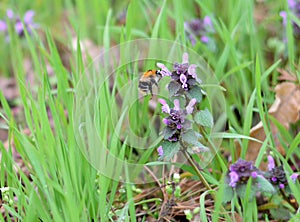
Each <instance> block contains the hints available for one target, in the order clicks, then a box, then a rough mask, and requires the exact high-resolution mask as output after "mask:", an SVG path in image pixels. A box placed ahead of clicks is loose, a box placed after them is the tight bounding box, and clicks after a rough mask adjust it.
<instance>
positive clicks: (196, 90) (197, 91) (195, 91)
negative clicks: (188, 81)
mask: <svg viewBox="0 0 300 222" xmlns="http://www.w3.org/2000/svg"><path fill="white" fill-rule="evenodd" d="M187 95H188V97H189V98H190V99H193V98H195V99H196V100H197V102H201V101H202V90H201V88H200V87H199V86H194V87H192V88H191V89H190V90H189V91H188V93H187Z"/></svg>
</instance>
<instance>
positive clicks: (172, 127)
mask: <svg viewBox="0 0 300 222" xmlns="http://www.w3.org/2000/svg"><path fill="white" fill-rule="evenodd" d="M159 102H160V103H161V104H162V112H164V113H167V114H169V116H168V117H166V118H164V119H163V123H164V124H166V128H165V130H164V135H165V139H166V140H168V141H170V142H177V141H178V140H179V137H180V133H181V129H187V128H189V127H190V125H191V122H190V121H189V120H187V119H186V116H187V115H189V114H191V113H192V112H193V111H194V106H195V104H196V99H192V100H191V101H190V102H189V104H188V105H187V106H186V107H185V109H181V108H180V103H179V100H178V99H175V100H174V108H170V107H169V105H168V104H167V102H166V101H165V100H164V99H159Z"/></svg>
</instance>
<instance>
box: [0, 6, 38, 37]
mask: <svg viewBox="0 0 300 222" xmlns="http://www.w3.org/2000/svg"><path fill="white" fill-rule="evenodd" d="M34 14H35V13H34V11H33V10H29V11H27V12H26V13H25V15H24V18H23V23H22V20H21V19H20V16H19V15H16V14H15V13H14V12H13V11H12V10H11V9H8V10H7V12H6V19H5V20H0V32H3V33H5V34H6V37H7V40H9V39H8V30H7V23H11V24H12V25H13V26H14V27H15V31H16V33H17V34H18V35H19V36H20V37H23V36H24V31H25V29H26V30H27V32H28V33H29V34H31V33H32V30H33V29H35V28H37V27H38V25H37V24H36V23H35V22H34V21H33V17H34Z"/></svg>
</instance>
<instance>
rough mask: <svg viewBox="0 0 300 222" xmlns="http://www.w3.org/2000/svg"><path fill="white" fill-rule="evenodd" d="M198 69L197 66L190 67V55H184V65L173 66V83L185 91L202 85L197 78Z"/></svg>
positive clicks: (176, 64)
mask: <svg viewBox="0 0 300 222" xmlns="http://www.w3.org/2000/svg"><path fill="white" fill-rule="evenodd" d="M196 67H197V65H195V64H191V65H189V60H188V54H187V53H184V54H183V56H182V63H181V64H180V63H175V64H174V66H173V72H172V73H171V78H172V81H174V82H176V83H179V84H180V85H181V88H182V89H183V90H185V91H188V90H190V89H191V87H193V86H194V85H197V84H200V83H202V82H201V80H200V79H198V77H197V73H196ZM172 81H171V82H172Z"/></svg>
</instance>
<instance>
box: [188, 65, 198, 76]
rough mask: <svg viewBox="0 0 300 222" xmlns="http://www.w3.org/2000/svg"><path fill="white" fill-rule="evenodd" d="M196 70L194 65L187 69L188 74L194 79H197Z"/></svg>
mask: <svg viewBox="0 0 300 222" xmlns="http://www.w3.org/2000/svg"><path fill="white" fill-rule="evenodd" d="M196 68H197V66H196V65H195V64H191V65H190V66H189V68H188V74H189V75H191V76H192V77H193V78H194V79H196V78H197V73H196Z"/></svg>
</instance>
